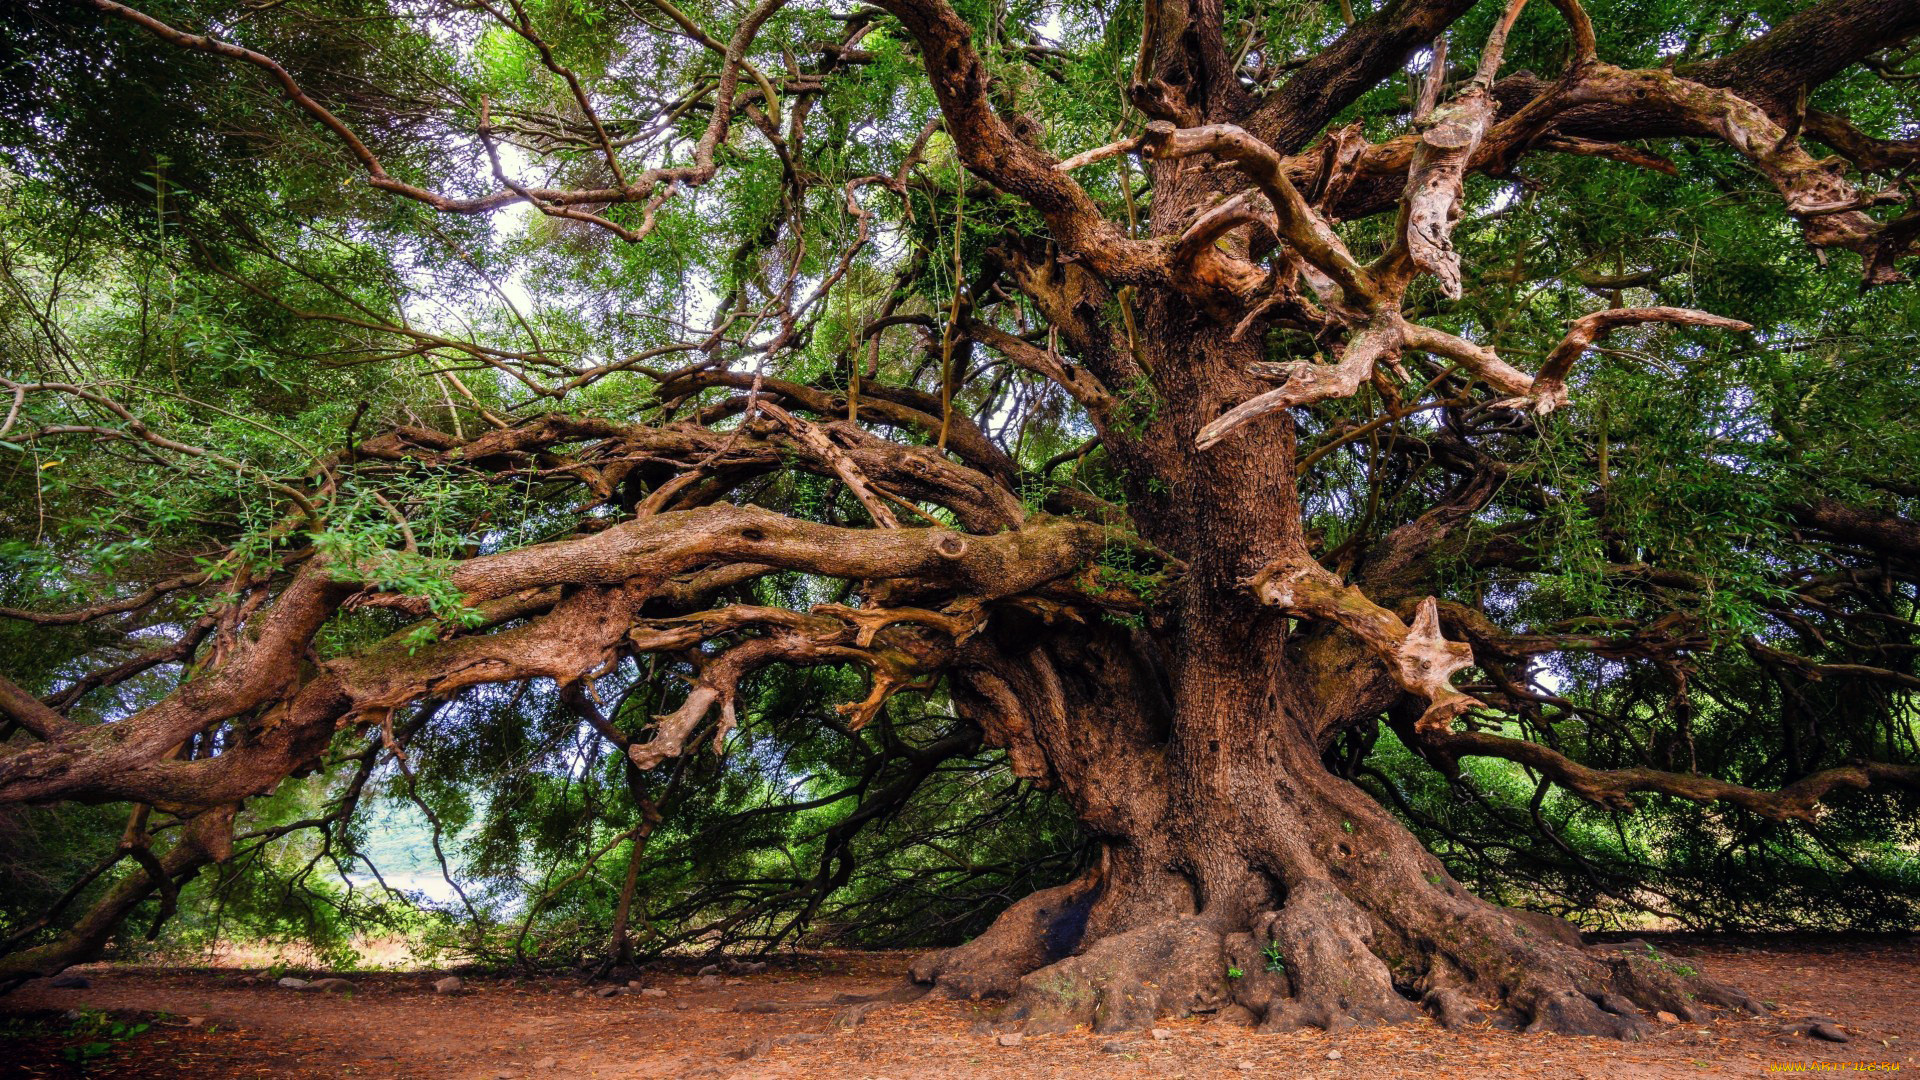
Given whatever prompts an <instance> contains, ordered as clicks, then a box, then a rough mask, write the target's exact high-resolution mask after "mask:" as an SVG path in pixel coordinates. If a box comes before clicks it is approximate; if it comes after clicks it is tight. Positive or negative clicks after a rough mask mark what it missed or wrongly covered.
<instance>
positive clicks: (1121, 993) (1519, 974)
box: [912, 881, 1765, 1039]
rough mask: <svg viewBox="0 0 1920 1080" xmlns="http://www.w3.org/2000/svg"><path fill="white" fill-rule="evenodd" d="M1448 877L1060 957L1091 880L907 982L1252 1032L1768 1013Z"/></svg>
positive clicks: (1157, 930)
mask: <svg viewBox="0 0 1920 1080" xmlns="http://www.w3.org/2000/svg"><path fill="white" fill-rule="evenodd" d="M1454 890H1457V886H1455V887H1453V890H1449V889H1442V888H1438V887H1436V888H1435V889H1434V890H1433V891H1434V893H1435V895H1436V896H1438V897H1444V898H1446V901H1447V902H1445V903H1439V904H1433V905H1429V906H1427V907H1424V908H1419V907H1416V908H1411V909H1403V910H1402V911H1401V912H1400V913H1398V914H1395V913H1386V914H1385V915H1383V913H1382V912H1379V911H1375V910H1370V909H1368V908H1366V907H1363V906H1361V905H1360V904H1357V903H1355V902H1354V901H1353V900H1351V899H1350V898H1349V897H1348V896H1347V895H1346V894H1344V893H1343V892H1342V891H1341V890H1340V889H1338V888H1337V887H1335V886H1334V885H1333V884H1331V883H1330V882H1326V881H1315V882H1308V883H1304V884H1302V885H1300V886H1296V887H1295V888H1294V889H1293V890H1291V892H1290V894H1289V896H1288V899H1287V901H1286V902H1285V903H1284V904H1283V905H1281V906H1280V907H1279V908H1278V909H1277V910H1270V911H1264V912H1261V913H1259V914H1258V915H1257V916H1256V917H1255V918H1254V919H1253V920H1252V921H1251V925H1249V926H1247V927H1245V928H1243V929H1231V928H1226V929H1223V928H1222V927H1221V926H1220V925H1218V924H1217V923H1216V922H1213V921H1210V920H1208V919H1206V918H1204V917H1202V916H1199V915H1194V916H1183V917H1176V918H1170V919H1163V920H1159V921H1154V922H1149V923H1147V924H1145V925H1141V926H1137V927H1133V928H1131V929H1126V930H1122V931H1119V932H1115V933H1110V934H1106V935H1103V936H1099V937H1096V938H1093V939H1092V940H1089V941H1082V942H1074V943H1071V944H1070V945H1069V949H1070V951H1069V953H1068V954H1067V955H1060V953H1061V950H1062V945H1063V941H1064V936H1065V934H1066V933H1070V932H1071V931H1072V930H1073V929H1074V928H1076V927H1077V926H1081V925H1084V922H1085V919H1086V915H1087V911H1088V909H1089V907H1090V906H1091V905H1092V903H1093V901H1094V899H1095V898H1096V897H1097V893H1098V890H1097V888H1096V887H1094V886H1092V885H1090V884H1088V883H1076V884H1074V885H1067V886H1061V887H1060V888H1057V889H1050V890H1047V891H1045V892H1043V893H1037V894H1035V895H1034V896H1032V897H1029V898H1027V899H1026V900H1024V901H1022V902H1021V903H1019V904H1016V905H1015V906H1014V907H1013V908H1010V909H1008V911H1007V913H1006V915H1005V916H1003V918H1002V919H1001V920H1000V921H999V922H997V923H996V924H995V925H994V926H993V927H992V928H990V929H989V931H988V932H987V933H986V934H984V935H982V936H981V937H980V938H978V939H976V940H975V941H973V942H970V943H968V944H966V945H963V946H960V947H958V948H955V949H950V950H946V951H945V952H940V953H931V954H928V955H926V956H923V957H920V958H919V959H917V960H916V961H915V962H914V964H913V968H912V978H913V980H914V981H915V982H916V983H918V984H921V985H924V986H927V987H928V988H929V990H931V991H933V992H934V993H937V994H940V995H942V996H947V997H964V998H976V999H978V998H1005V999H1006V1005H1005V1006H1004V1007H1003V1008H1002V1009H1001V1010H1000V1011H999V1013H998V1014H997V1015H996V1016H995V1017H994V1018H993V1019H992V1020H990V1021H988V1022H987V1023H986V1024H985V1025H984V1026H985V1027H986V1028H987V1029H989V1030H993V1031H1024V1032H1027V1033H1030V1034H1045V1033H1054V1032H1063V1031H1072V1030H1076V1029H1087V1030H1091V1031H1093V1032H1095V1033H1098V1034H1111V1033H1117V1032H1125V1031H1137V1030H1141V1029H1144V1028H1148V1027H1151V1026H1152V1025H1153V1023H1154V1021H1156V1020H1158V1019H1160V1018H1162V1017H1184V1016H1194V1015H1212V1016H1215V1017H1217V1018H1218V1019H1219V1020H1221V1021H1222V1022H1227V1023H1238V1024H1245V1025H1248V1026H1252V1027H1254V1028H1255V1029H1256V1030H1258V1031H1260V1032H1284V1031H1292V1030H1296V1029H1299V1028H1319V1029H1323V1030H1326V1031H1338V1030H1342V1029H1345V1028H1350V1027H1364V1026H1372V1025H1378V1024H1400V1023H1407V1022H1411V1021H1414V1020H1416V1019H1418V1018H1420V1017H1421V1016H1430V1017H1431V1018H1432V1019H1433V1020H1434V1021H1435V1022H1436V1023H1438V1024H1440V1025H1442V1026H1443V1027H1446V1028H1449V1029H1456V1030H1459V1029H1500V1030H1510V1031H1524V1032H1526V1033H1529V1034H1533V1033H1552V1034H1561V1035H1596V1036H1605V1037H1609V1038H1617V1039H1637V1038H1640V1037H1642V1036H1644V1035H1646V1034H1648V1033H1650V1032H1651V1031H1653V1030H1655V1024H1654V1023H1653V1022H1652V1021H1651V1019H1650V1015H1651V1014H1655V1013H1659V1012H1667V1013H1671V1014H1672V1015H1673V1016H1676V1017H1679V1018H1681V1019H1684V1020H1689V1021H1699V1020H1704V1019H1706V1018H1707V1017H1708V1016H1709V1015H1710V1014H1709V1013H1708V1012H1707V1011H1706V1008H1705V1006H1709V1005H1718V1006H1724V1007H1732V1008H1740V1009H1744V1010H1746V1011H1749V1012H1751V1013H1753V1014H1755V1015H1759V1014H1762V1013H1764V1012H1765V1010H1764V1009H1763V1008H1762V1007H1761V1006H1760V1004H1759V1003H1758V1002H1756V1001H1754V1000H1753V999H1752V998H1750V997H1748V996H1747V995H1745V994H1743V993H1740V992H1739V991H1737V990H1733V989H1730V988H1727V987H1724V986H1721V985H1719V984H1717V983H1714V982H1712V981H1711V980H1709V979H1707V978H1705V977H1704V976H1702V975H1701V974H1700V973H1699V972H1698V971H1696V970H1694V969H1693V968H1691V967H1689V966H1687V965H1684V964H1681V963H1679V962H1676V961H1674V960H1673V959H1671V958H1669V957H1667V956H1665V955H1663V954H1661V953H1660V952H1658V951H1657V950H1655V949H1654V948H1653V947H1652V946H1650V945H1647V944H1645V943H1644V942H1633V943H1628V944H1626V945H1615V946H1605V947H1594V946H1587V945H1585V944H1582V943H1581V939H1580V936H1579V933H1578V932H1577V931H1576V930H1574V928H1573V927H1571V926H1569V925H1568V924H1566V923H1564V922H1561V921H1560V920H1558V919H1553V918H1551V917H1548V916H1542V915H1537V914H1534V913H1531V912H1519V911H1510V910H1507V909H1502V908H1497V907H1494V906H1492V905H1489V904H1485V903H1484V902H1481V901H1479V900H1477V899H1474V898H1472V897H1470V896H1466V895H1465V894H1464V893H1463V892H1458V891H1454ZM1436 909H1437V910H1436ZM1436 916H1437V917H1436ZM1449 924H1450V928H1449Z"/></svg>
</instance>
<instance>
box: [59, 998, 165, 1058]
mask: <svg viewBox="0 0 1920 1080" xmlns="http://www.w3.org/2000/svg"><path fill="white" fill-rule="evenodd" d="M151 1026H152V1025H150V1024H148V1023H146V1022H144V1021H142V1022H140V1023H133V1024H129V1023H126V1022H123V1021H120V1020H114V1019H112V1018H110V1017H109V1016H107V1014H106V1013H103V1012H96V1011H93V1010H88V1011H86V1012H83V1013H81V1014H80V1016H79V1018H78V1019H76V1020H75V1021H74V1022H73V1025H72V1026H71V1027H69V1028H68V1029H67V1033H66V1034H67V1037H68V1038H70V1039H79V1040H82V1041H79V1042H75V1043H73V1044H71V1045H69V1046H63V1047H61V1048H60V1058H61V1060H63V1061H65V1062H66V1063H67V1064H69V1065H72V1066H74V1067H75V1068H77V1069H81V1070H84V1069H85V1068H86V1066H87V1065H89V1064H91V1063H92V1062H95V1061H98V1060H100V1059H101V1058H104V1057H106V1056H107V1055H108V1054H111V1053H113V1051H114V1048H115V1047H117V1046H119V1045H120V1044H121V1043H123V1042H126V1041H127V1040H128V1039H132V1038H135V1037H137V1036H139V1035H140V1034H142V1033H144V1032H145V1031H146V1030H147V1028H149V1027H151Z"/></svg>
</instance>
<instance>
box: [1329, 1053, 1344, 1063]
mask: <svg viewBox="0 0 1920 1080" xmlns="http://www.w3.org/2000/svg"><path fill="white" fill-rule="evenodd" d="M1344 1056H1345V1055H1343V1054H1341V1053H1340V1051H1338V1050H1329V1051H1327V1060H1328V1061H1339V1060H1340V1059H1341V1058H1342V1057H1344Z"/></svg>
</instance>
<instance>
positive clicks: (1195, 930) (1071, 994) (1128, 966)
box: [998, 919, 1227, 1034]
mask: <svg viewBox="0 0 1920 1080" xmlns="http://www.w3.org/2000/svg"><path fill="white" fill-rule="evenodd" d="M1225 973H1226V956H1225V954H1224V953H1222V952H1221V949H1220V934H1219V932H1218V931H1216V930H1214V929H1213V928H1212V927H1210V926H1208V925H1207V924H1206V923H1204V922H1202V921H1201V920H1199V919H1175V920H1172V921H1170V922H1163V923H1156V924H1154V925H1151V926H1143V927H1141V928H1140V929H1138V930H1130V931H1127V932H1126V933H1124V934H1114V935H1112V936H1110V937H1104V938H1101V939H1100V940H1098V941H1096V942H1094V944H1093V947H1092V948H1090V949H1088V950H1087V951H1086V952H1085V953H1082V954H1081V955H1079V956H1073V957H1068V958H1067V959H1065V960H1060V961H1058V962H1056V963H1053V964H1049V965H1047V966H1046V967H1043V968H1041V969H1040V970H1038V971H1035V972H1033V973H1032V974H1030V975H1028V976H1026V977H1025V978H1023V979H1021V980H1020V987H1019V989H1018V990H1016V991H1015V992H1014V995H1013V1000H1012V1001H1010V1002H1008V1003H1007V1007H1006V1009H1005V1010H1003V1011H1002V1012H1001V1014H1000V1017H999V1020H998V1022H999V1023H1000V1024H1002V1025H1005V1026H1015V1025H1018V1026H1020V1027H1021V1028H1022V1029H1023V1030H1025V1031H1027V1032H1030V1033H1034V1034H1046V1033H1050V1032H1057V1031H1071V1030H1073V1029H1074V1028H1077V1027H1082V1026H1086V1027H1090V1028H1092V1029H1093V1030H1094V1031H1095V1032H1098V1033H1101V1034H1106V1033H1109V1032H1118V1031H1138V1030H1140V1029H1142V1028H1148V1027H1152V1026H1153V1022H1154V1021H1155V1020H1156V1019H1158V1018H1160V1017H1162V1016H1190V1015H1192V1014H1193V1013H1196V1012H1211V1011H1213V1010H1215V1009H1218V1008H1219V1007H1220V1006H1222V1005H1225V1004H1226V1003H1227V993H1226V986H1225V985H1224V984H1225V982H1226V979H1225Z"/></svg>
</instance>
